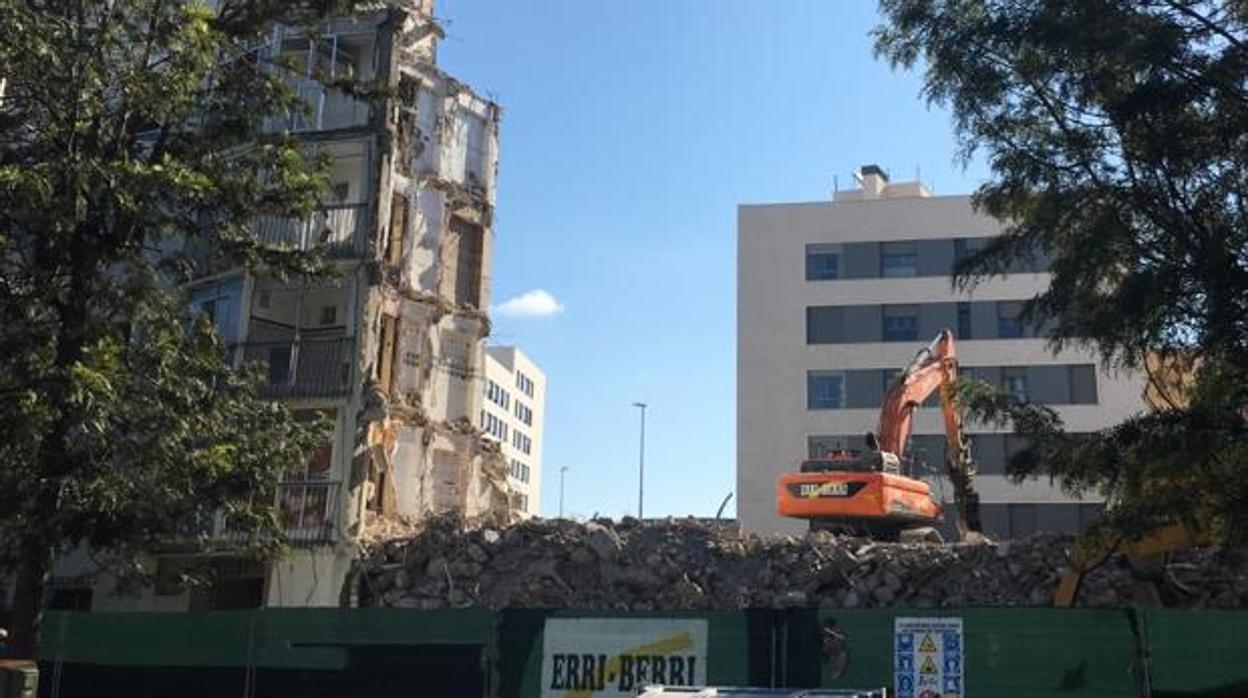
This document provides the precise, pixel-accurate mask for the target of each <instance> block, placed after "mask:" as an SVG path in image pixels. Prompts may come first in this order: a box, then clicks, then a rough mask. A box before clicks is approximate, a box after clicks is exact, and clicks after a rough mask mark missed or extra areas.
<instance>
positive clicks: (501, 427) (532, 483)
mask: <svg viewBox="0 0 1248 698" xmlns="http://www.w3.org/2000/svg"><path fill="white" fill-rule="evenodd" d="M483 396H484V398H485V400H484V403H483V404H482V406H481V427H482V430H483V431H485V433H486V434H488V435H489V436H490V437H492V438H494V439H496V440H497V441H498V443H499V446H500V447H501V448H502V452H503V458H504V459H505V460H506V463H507V483H508V485H509V490H510V491H511V497H512V502H511V506H512V508H513V509H514V510H515V511H517V512H520V513H521V514H522V515H523V516H526V517H528V516H537V515H538V514H539V513H540V512H541V507H542V434H543V426H544V424H545V419H546V374H545V373H543V372H542V370H541V368H539V367H538V366H537V364H536V363H534V362H533V360H532V359H531V358H529V356H528V355H527V354H525V353H524V352H522V351H520V348H519V347H514V346H490V347H486V349H485V385H484V387H483Z"/></svg>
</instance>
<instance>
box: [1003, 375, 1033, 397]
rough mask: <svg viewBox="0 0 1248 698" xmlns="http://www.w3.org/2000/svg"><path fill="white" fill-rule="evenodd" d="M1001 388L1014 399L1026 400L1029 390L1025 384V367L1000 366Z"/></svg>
mask: <svg viewBox="0 0 1248 698" xmlns="http://www.w3.org/2000/svg"><path fill="white" fill-rule="evenodd" d="M1001 388H1002V389H1003V390H1005V392H1007V393H1009V394H1010V395H1013V396H1014V398H1015V399H1016V400H1019V401H1021V402H1026V401H1027V396H1028V392H1029V391H1028V385H1027V369H1026V368H1023V367H1009V368H1002V369H1001Z"/></svg>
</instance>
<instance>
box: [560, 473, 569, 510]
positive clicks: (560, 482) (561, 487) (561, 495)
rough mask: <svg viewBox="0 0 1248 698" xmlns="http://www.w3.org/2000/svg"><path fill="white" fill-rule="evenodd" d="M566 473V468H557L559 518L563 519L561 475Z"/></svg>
mask: <svg viewBox="0 0 1248 698" xmlns="http://www.w3.org/2000/svg"><path fill="white" fill-rule="evenodd" d="M566 472H568V466H566V465H565V466H562V467H560V468H559V518H561V519H562V518H563V474H564V473H566Z"/></svg>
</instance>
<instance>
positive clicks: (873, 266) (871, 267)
mask: <svg viewBox="0 0 1248 698" xmlns="http://www.w3.org/2000/svg"><path fill="white" fill-rule="evenodd" d="M879 276H880V243H878V242H847V243H845V252H844V254H843V255H842V257H841V278H845V279H875V278H879Z"/></svg>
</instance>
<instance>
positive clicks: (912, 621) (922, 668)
mask: <svg viewBox="0 0 1248 698" xmlns="http://www.w3.org/2000/svg"><path fill="white" fill-rule="evenodd" d="M893 638H894V639H893V677H894V680H893V688H894V689H895V690H896V694H897V698H962V696H963V695H965V685H964V681H965V678H966V677H965V675H964V674H963V673H962V667H963V664H964V663H963V659H964V656H963V654H962V647H963V645H962V619H961V618H897V619H896V620H895V621H894V627H893Z"/></svg>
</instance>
